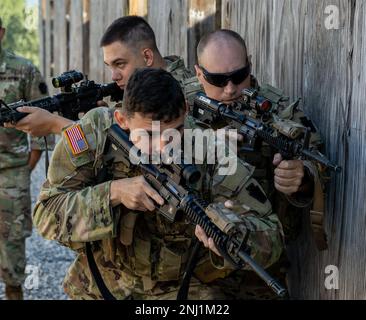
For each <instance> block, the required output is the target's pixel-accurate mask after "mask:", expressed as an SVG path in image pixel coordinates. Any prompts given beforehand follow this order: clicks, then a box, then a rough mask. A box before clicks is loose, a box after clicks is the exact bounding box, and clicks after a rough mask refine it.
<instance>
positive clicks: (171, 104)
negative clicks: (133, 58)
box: [122, 68, 186, 122]
mask: <svg viewBox="0 0 366 320" xmlns="http://www.w3.org/2000/svg"><path fill="white" fill-rule="evenodd" d="M185 110H186V102H185V98H184V94H183V91H182V88H181V86H180V84H179V82H178V81H177V80H176V79H175V78H174V77H173V76H172V75H171V74H170V73H169V72H167V71H165V70H163V69H154V68H138V69H136V70H135V71H134V73H133V74H132V75H131V77H130V78H129V80H128V83H127V86H126V89H125V93H124V97H123V107H122V111H123V112H126V113H127V116H129V117H132V116H133V114H134V113H135V112H140V113H142V114H145V115H152V119H153V120H160V121H164V122H169V121H172V120H175V119H177V118H179V117H180V116H181V115H182V114H183V113H184V112H185Z"/></svg>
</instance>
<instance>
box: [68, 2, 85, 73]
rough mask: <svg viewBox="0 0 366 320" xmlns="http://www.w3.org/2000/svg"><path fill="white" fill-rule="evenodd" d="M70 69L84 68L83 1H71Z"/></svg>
mask: <svg viewBox="0 0 366 320" xmlns="http://www.w3.org/2000/svg"><path fill="white" fill-rule="evenodd" d="M69 14H70V39H69V43H70V52H69V57H70V58H69V69H70V70H73V69H75V70H80V71H82V72H83V71H84V70H83V1H82V0H73V1H71V2H70V13H69Z"/></svg>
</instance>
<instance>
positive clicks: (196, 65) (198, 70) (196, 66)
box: [194, 64, 203, 83]
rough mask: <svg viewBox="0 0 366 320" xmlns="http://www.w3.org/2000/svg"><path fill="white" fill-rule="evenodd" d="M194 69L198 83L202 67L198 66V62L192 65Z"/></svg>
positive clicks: (200, 79) (200, 78)
mask: <svg viewBox="0 0 366 320" xmlns="http://www.w3.org/2000/svg"><path fill="white" fill-rule="evenodd" d="M194 69H195V70H196V77H197V79H198V81H199V82H200V83H202V79H203V72H202V69H201V68H200V67H199V66H198V64H195V65H194Z"/></svg>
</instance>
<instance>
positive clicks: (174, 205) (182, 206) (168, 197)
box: [108, 124, 287, 297]
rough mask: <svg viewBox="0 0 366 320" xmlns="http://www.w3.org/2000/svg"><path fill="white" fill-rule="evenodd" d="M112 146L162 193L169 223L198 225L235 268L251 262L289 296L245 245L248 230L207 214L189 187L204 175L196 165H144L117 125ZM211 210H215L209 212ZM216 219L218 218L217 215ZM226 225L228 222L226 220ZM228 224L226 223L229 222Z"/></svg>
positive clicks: (272, 285)
mask: <svg viewBox="0 0 366 320" xmlns="http://www.w3.org/2000/svg"><path fill="white" fill-rule="evenodd" d="M108 139H109V141H110V142H111V143H110V148H112V149H111V150H113V152H114V153H115V155H116V157H117V158H119V159H121V160H122V161H123V162H125V163H126V164H127V165H131V163H132V164H133V165H137V166H138V168H139V169H140V170H141V171H142V173H143V175H144V177H145V179H146V180H147V182H148V183H149V184H150V185H151V186H152V187H153V188H154V189H155V190H156V191H157V192H158V193H159V194H160V196H161V197H162V198H163V199H164V201H165V203H164V205H163V206H160V207H157V210H158V212H159V213H160V214H162V215H163V216H164V217H165V218H166V219H167V220H168V221H169V222H171V223H173V222H175V221H182V220H183V219H185V220H186V221H188V222H190V223H192V224H194V225H199V226H201V227H202V228H203V230H205V232H206V234H207V235H208V236H209V237H211V238H212V239H213V241H214V242H215V244H216V247H217V248H218V250H219V252H220V254H221V255H222V256H223V257H224V258H225V259H227V260H228V261H229V262H231V263H232V264H233V265H234V266H235V267H237V268H242V267H243V266H244V264H248V265H249V266H250V267H251V268H252V269H253V270H254V272H256V273H257V274H258V276H259V277H261V278H262V279H263V280H264V281H265V282H266V284H267V285H268V286H269V287H270V288H271V289H272V290H273V291H274V292H275V293H276V294H277V295H279V296H281V297H284V296H286V295H287V291H286V289H285V288H283V287H282V286H281V284H280V283H278V281H277V280H275V279H274V278H273V277H271V276H270V275H269V274H268V273H267V272H266V271H265V270H264V269H263V268H262V267H261V266H260V265H259V264H258V263H257V262H255V261H254V260H253V259H252V258H251V257H250V255H249V254H248V253H249V250H248V248H247V246H246V240H247V238H248V232H247V231H243V229H239V228H236V227H231V228H228V229H225V230H226V232H224V231H223V230H221V229H220V228H219V226H218V225H220V226H221V228H222V224H218V225H216V224H214V223H213V222H212V220H211V219H210V218H209V216H208V215H207V210H206V209H207V207H208V204H207V203H206V202H205V201H204V200H202V199H201V198H199V197H197V196H196V194H195V193H194V192H193V191H192V190H191V189H190V188H189V186H190V185H191V184H193V183H195V182H197V181H198V180H199V179H200V177H201V174H200V172H199V171H198V169H197V168H196V167H195V165H187V164H184V163H183V161H181V164H177V163H171V164H159V165H154V164H143V163H142V161H141V159H142V158H143V157H142V154H141V151H140V150H138V149H137V148H136V147H135V146H134V145H133V143H132V142H131V141H130V139H129V135H128V133H127V132H125V131H124V130H122V129H121V128H120V127H119V126H118V125H117V124H114V125H112V126H111V128H110V129H109V131H108ZM210 212H211V213H212V210H211V211H210ZM215 218H217V217H215ZM224 224H225V223H224ZM226 227H227V224H226Z"/></svg>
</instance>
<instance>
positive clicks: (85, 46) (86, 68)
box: [83, 0, 90, 75]
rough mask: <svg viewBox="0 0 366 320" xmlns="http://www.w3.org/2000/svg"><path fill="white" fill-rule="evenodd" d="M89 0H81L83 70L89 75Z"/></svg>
mask: <svg viewBox="0 0 366 320" xmlns="http://www.w3.org/2000/svg"><path fill="white" fill-rule="evenodd" d="M89 39H90V0H83V53H84V54H83V70H84V73H85V74H86V75H89V51H90V49H89Z"/></svg>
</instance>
